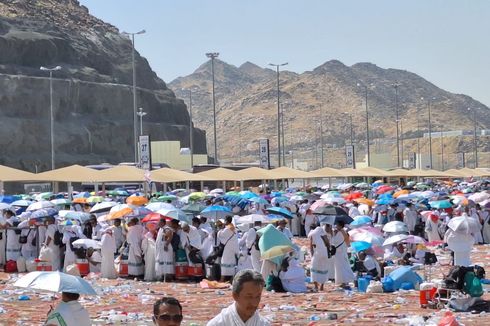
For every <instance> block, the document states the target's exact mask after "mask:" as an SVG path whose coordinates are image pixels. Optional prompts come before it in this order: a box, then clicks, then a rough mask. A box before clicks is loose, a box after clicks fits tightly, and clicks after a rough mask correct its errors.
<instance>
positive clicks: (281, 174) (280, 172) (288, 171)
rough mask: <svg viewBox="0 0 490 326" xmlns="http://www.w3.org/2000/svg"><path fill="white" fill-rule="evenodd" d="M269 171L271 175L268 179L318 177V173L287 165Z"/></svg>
mask: <svg viewBox="0 0 490 326" xmlns="http://www.w3.org/2000/svg"><path fill="white" fill-rule="evenodd" d="M268 173H269V174H270V177H269V178H268V179H272V180H275V179H312V178H318V176H317V175H315V174H314V173H312V172H305V171H301V170H296V169H292V168H289V167H287V166H281V167H279V168H275V169H272V170H269V171H268Z"/></svg>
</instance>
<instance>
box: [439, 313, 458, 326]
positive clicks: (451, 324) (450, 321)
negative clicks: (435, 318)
mask: <svg viewBox="0 0 490 326" xmlns="http://www.w3.org/2000/svg"><path fill="white" fill-rule="evenodd" d="M459 325H461V324H460V323H458V321H457V320H456V317H455V316H454V315H453V313H452V312H449V311H448V312H446V313H445V314H444V317H442V319H441V320H439V323H438V324H437V326H459Z"/></svg>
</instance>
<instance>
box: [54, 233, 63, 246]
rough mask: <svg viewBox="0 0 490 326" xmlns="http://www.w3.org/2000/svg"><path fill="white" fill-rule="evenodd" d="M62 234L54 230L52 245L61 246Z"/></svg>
mask: <svg viewBox="0 0 490 326" xmlns="http://www.w3.org/2000/svg"><path fill="white" fill-rule="evenodd" d="M62 240H63V233H61V232H60V231H58V230H56V231H54V239H53V243H54V244H55V245H57V246H60V247H61V246H62V245H63V241H62Z"/></svg>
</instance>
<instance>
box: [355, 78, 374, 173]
mask: <svg viewBox="0 0 490 326" xmlns="http://www.w3.org/2000/svg"><path fill="white" fill-rule="evenodd" d="M357 86H358V87H364V96H365V98H364V103H365V104H366V151H367V166H371V151H370V147H369V146H370V145H369V142H370V141H369V110H368V87H367V86H366V85H364V84H361V83H357ZM351 125H352V116H351ZM351 132H352V130H351ZM351 144H352V141H351Z"/></svg>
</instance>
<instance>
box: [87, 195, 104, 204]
mask: <svg viewBox="0 0 490 326" xmlns="http://www.w3.org/2000/svg"><path fill="white" fill-rule="evenodd" d="M103 201H104V197H102V196H90V197H88V198H87V203H102V202H103Z"/></svg>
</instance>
